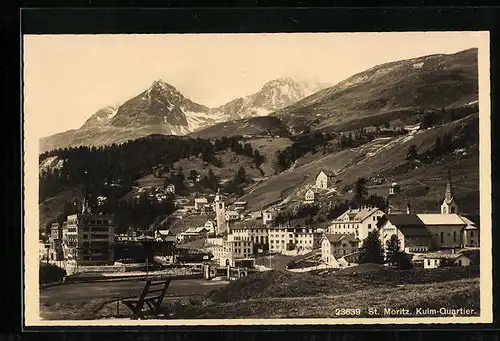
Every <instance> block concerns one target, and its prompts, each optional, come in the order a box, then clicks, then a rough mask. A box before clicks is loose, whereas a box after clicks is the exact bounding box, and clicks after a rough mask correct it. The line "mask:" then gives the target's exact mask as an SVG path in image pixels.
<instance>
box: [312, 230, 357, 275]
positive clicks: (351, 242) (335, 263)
mask: <svg viewBox="0 0 500 341" xmlns="http://www.w3.org/2000/svg"><path fill="white" fill-rule="evenodd" d="M358 250H359V239H357V238H356V237H355V236H354V235H352V234H330V233H328V234H324V235H323V237H322V238H321V260H322V261H323V262H325V263H326V264H328V265H330V266H332V267H341V266H342V265H344V264H343V262H342V261H340V262H339V260H340V259H341V258H343V257H345V256H347V255H351V254H353V253H355V252H357V251H358Z"/></svg>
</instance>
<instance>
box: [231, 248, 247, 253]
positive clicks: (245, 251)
mask: <svg viewBox="0 0 500 341" xmlns="http://www.w3.org/2000/svg"><path fill="white" fill-rule="evenodd" d="M242 250H243V255H247V254H250V249H246V248H245V249H235V250H234V252H235V253H241V251H242Z"/></svg>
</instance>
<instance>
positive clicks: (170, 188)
mask: <svg viewBox="0 0 500 341" xmlns="http://www.w3.org/2000/svg"><path fill="white" fill-rule="evenodd" d="M165 192H166V193H172V194H175V185H174V184H169V185H167V187H165Z"/></svg>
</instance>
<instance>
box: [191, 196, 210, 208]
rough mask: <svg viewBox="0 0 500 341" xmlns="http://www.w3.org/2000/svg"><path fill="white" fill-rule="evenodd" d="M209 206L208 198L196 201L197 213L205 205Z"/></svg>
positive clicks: (196, 199)
mask: <svg viewBox="0 0 500 341" xmlns="http://www.w3.org/2000/svg"><path fill="white" fill-rule="evenodd" d="M206 204H208V200H207V198H195V199H194V209H195V210H196V211H201V210H202V208H204V207H205V205H206Z"/></svg>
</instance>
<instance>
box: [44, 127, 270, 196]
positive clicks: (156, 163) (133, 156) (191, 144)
mask: <svg viewBox="0 0 500 341" xmlns="http://www.w3.org/2000/svg"><path fill="white" fill-rule="evenodd" d="M226 149H231V150H233V151H234V152H235V153H237V154H241V155H246V156H248V157H252V158H253V160H254V162H255V163H256V164H257V166H260V165H261V164H262V163H263V162H264V157H263V156H262V155H260V153H259V152H258V151H257V150H253V149H252V147H251V145H250V144H249V143H246V144H241V143H240V142H239V141H238V140H237V139H236V138H227V137H223V138H220V139H218V140H216V141H215V142H211V141H210V140H207V139H200V138H197V139H191V138H178V137H167V136H156V135H155V136H149V137H146V138H142V139H138V140H134V141H129V142H126V143H124V144H120V145H118V144H113V145H111V146H106V147H76V148H64V149H57V150H53V151H50V152H45V153H43V154H41V155H40V158H39V159H40V162H41V161H43V160H45V159H46V158H48V157H51V156H57V157H58V158H60V159H63V160H65V162H64V164H63V166H62V167H61V168H60V169H48V170H45V171H43V172H41V174H40V200H41V201H43V200H44V199H45V198H47V197H51V196H54V195H56V194H58V193H60V192H61V191H63V190H65V189H70V188H74V187H77V186H80V185H82V184H87V185H88V186H92V187H94V188H93V190H94V191H97V192H102V191H103V190H104V188H105V187H106V186H109V185H111V184H113V185H115V186H121V187H124V188H128V189H130V187H131V186H132V184H133V183H134V181H135V180H137V179H138V178H140V177H141V176H145V175H147V174H150V173H152V172H155V174H158V173H160V174H158V175H162V173H164V170H165V169H170V167H171V166H172V164H173V163H174V162H177V161H179V160H181V159H183V158H187V157H189V156H199V157H201V158H202V159H203V160H204V161H206V162H208V163H210V164H213V165H214V166H221V163H220V160H218V159H217V156H216V153H217V152H219V151H222V150H226ZM176 176H177V178H175V179H172V180H173V182H174V183H175V184H176V185H178V186H182V184H181V181H180V180H181V179H180V178H181V177H184V176H185V175H181V174H177V175H176Z"/></svg>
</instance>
